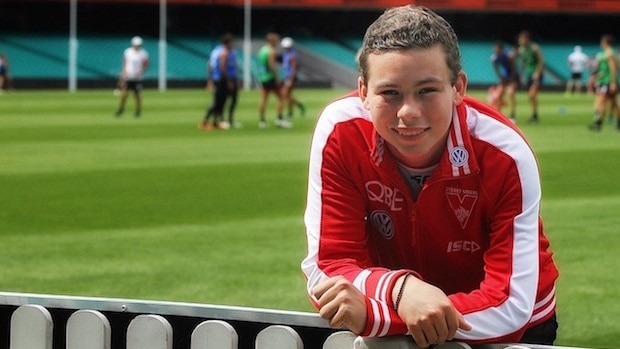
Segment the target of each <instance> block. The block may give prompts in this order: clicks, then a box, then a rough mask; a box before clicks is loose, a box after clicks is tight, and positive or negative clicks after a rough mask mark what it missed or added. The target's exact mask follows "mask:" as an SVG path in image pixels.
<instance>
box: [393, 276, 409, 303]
mask: <svg viewBox="0 0 620 349" xmlns="http://www.w3.org/2000/svg"><path fill="white" fill-rule="evenodd" d="M410 276H413V275H411V273H407V274H405V277H404V278H403V283H402V284H400V289H399V290H398V295H397V296H396V301H394V310H396V311H397V312H398V306H399V305H400V299H401V298H402V297H403V291H404V290H405V284H406V283H407V279H408V278H409V277H410Z"/></svg>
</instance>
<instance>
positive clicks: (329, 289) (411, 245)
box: [302, 6, 558, 347]
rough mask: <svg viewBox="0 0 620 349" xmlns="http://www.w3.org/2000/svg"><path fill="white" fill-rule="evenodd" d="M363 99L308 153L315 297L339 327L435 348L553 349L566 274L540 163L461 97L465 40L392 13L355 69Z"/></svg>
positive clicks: (427, 17)
mask: <svg viewBox="0 0 620 349" xmlns="http://www.w3.org/2000/svg"><path fill="white" fill-rule="evenodd" d="M358 66H359V70H360V77H359V80H358V91H357V94H351V95H349V96H345V97H343V98H341V99H339V100H337V101H335V102H333V103H331V104H330V105H328V106H327V107H326V108H325V109H324V110H323V112H322V114H321V116H320V118H319V120H318V122H317V125H316V129H315V133H314V136H313V140H312V146H311V154H310V166H309V171H310V173H309V184H308V199H307V207H306V212H305V216H304V220H305V224H306V231H307V239H308V254H307V256H306V258H305V259H304V260H303V262H302V270H303V272H304V274H305V276H306V278H307V291H308V293H309V296H310V298H311V300H312V302H313V304H314V305H315V307H316V308H317V309H318V310H319V314H320V316H321V317H323V318H324V319H326V320H327V321H328V322H329V323H330V325H331V326H334V327H343V326H344V327H347V328H349V329H350V330H351V331H353V332H354V333H356V334H358V335H362V336H386V335H396V334H405V333H407V334H410V335H411V336H412V337H413V339H414V340H415V342H416V343H417V345H419V346H421V347H427V346H429V345H433V344H442V343H445V342H446V341H449V340H452V339H455V340H459V341H465V342H470V343H489V342H518V341H520V342H528V343H542V344H552V343H553V341H554V340H555V336H556V328H557V322H556V319H555V280H556V278H557V276H558V272H557V269H556V266H555V264H554V262H553V259H552V254H551V252H550V251H549V243H548V240H547V238H546V237H545V235H544V232H543V228H542V223H541V220H540V217H539V210H540V198H541V187H540V178H539V174H538V168H537V163H536V159H535V157H534V154H533V153H532V150H531V149H530V147H529V146H528V144H527V142H526V141H525V139H524V138H523V136H522V134H521V133H520V132H519V131H518V130H517V129H516V126H515V125H514V124H513V123H512V122H510V121H509V120H508V118H506V117H505V116H503V115H501V114H500V113H499V112H498V111H497V110H495V109H493V108H491V107H489V106H486V105H485V104H483V103H481V102H478V101H475V100H473V99H471V98H468V97H466V96H465V92H466V87H467V78H466V75H465V73H464V72H463V71H462V67H461V57H460V52H459V48H458V43H457V37H456V34H455V33H454V31H453V29H452V28H451V27H450V25H449V24H448V23H447V22H446V21H445V20H444V19H443V18H441V17H439V16H438V15H437V14H435V13H434V12H432V11H431V10H429V9H427V8H424V7H417V6H403V7H397V8H393V9H390V10H387V11H386V12H385V13H384V14H383V15H382V16H381V17H379V19H377V20H376V21H375V22H374V23H373V24H372V25H371V26H370V27H369V28H368V30H367V32H366V34H365V36H364V41H363V44H362V48H361V50H360V52H359V54H358Z"/></svg>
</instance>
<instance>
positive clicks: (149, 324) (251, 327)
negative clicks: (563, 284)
mask: <svg viewBox="0 0 620 349" xmlns="http://www.w3.org/2000/svg"><path fill="white" fill-rule="evenodd" d="M2 348H7V349H60V348H63V349H65V348H66V349H112V348H114V349H122V348H126V349H173V348H174V349H182V348H188V349H245V348H247V349H304V348H306V349H419V347H417V346H416V345H415V344H414V343H413V341H412V340H411V338H410V337H409V336H399V337H388V338H361V337H356V336H355V335H354V334H353V333H351V332H348V331H338V330H333V329H330V328H329V327H328V326H327V324H326V323H325V321H324V320H322V319H321V318H320V317H319V316H318V315H317V314H314V313H304V312H291V311H282V310H271V309H258V308H245V307H231V306H217V305H202V304H193V303H176V302H152V301H141V300H125V299H108V298H86V297H66V296H52V295H39V294H25V293H6V292H0V349H2ZM472 348H475V349H569V348H566V347H551V346H540V345H517V344H510V343H504V344H486V345H478V346H470V345H467V344H465V343H459V342H452V343H448V344H444V345H438V346H434V349H472ZM572 349H575V348H572Z"/></svg>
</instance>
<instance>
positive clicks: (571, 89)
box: [566, 45, 589, 95]
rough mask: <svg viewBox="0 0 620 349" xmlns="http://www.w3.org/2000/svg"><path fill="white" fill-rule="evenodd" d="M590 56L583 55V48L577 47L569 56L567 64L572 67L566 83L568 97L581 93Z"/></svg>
mask: <svg viewBox="0 0 620 349" xmlns="http://www.w3.org/2000/svg"><path fill="white" fill-rule="evenodd" d="M588 61H589V58H588V55H586V54H585V53H583V51H582V49H581V46H579V45H577V46H575V48H574V49H573V52H572V53H571V54H570V55H568V58H567V59H566V63H568V66H569V67H570V77H569V78H568V80H567V81H566V95H569V94H572V93H575V92H581V86H582V85H583V82H582V81H581V79H582V78H583V73H584V72H585V70H586V68H587V67H588Z"/></svg>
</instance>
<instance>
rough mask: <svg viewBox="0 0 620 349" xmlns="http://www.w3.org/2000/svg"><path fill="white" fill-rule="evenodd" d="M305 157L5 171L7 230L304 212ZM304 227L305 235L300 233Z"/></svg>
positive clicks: (1, 227) (2, 224) (3, 225)
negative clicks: (25, 172) (298, 159)
mask: <svg viewBox="0 0 620 349" xmlns="http://www.w3.org/2000/svg"><path fill="white" fill-rule="evenodd" d="M306 168H307V165H306V164H305V163H303V162H280V163H271V162H263V163H256V162H250V163H247V164H223V165H209V166H178V167H166V168H139V169H124V170H123V169H115V170H105V171H80V172H76V173H68V172H65V173H62V172H61V173H49V174H31V175H23V174H21V175H15V176H2V177H1V180H2V185H3V187H4V190H3V192H4V193H3V195H2V197H1V198H0V202H1V204H0V207H4V209H3V210H2V212H0V217H2V220H1V221H0V231H2V232H3V233H2V235H8V234H23V233H33V232H34V233H40V232H43V231H45V232H48V233H50V234H51V233H54V232H62V231H79V230H82V229H103V228H106V227H110V228H121V227H155V226H158V225H169V224H183V223H192V224H194V223H196V224H199V223H217V222H223V221H227V220H233V221H238V220H243V219H252V218H256V217H272V218H274V219H277V217H278V216H280V215H285V216H286V215H298V216H300V217H301V215H302V209H303V205H304V197H305V190H306V182H305V178H306V177H307V174H306V172H307V171H306ZM301 233H302V232H300V234H301Z"/></svg>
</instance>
